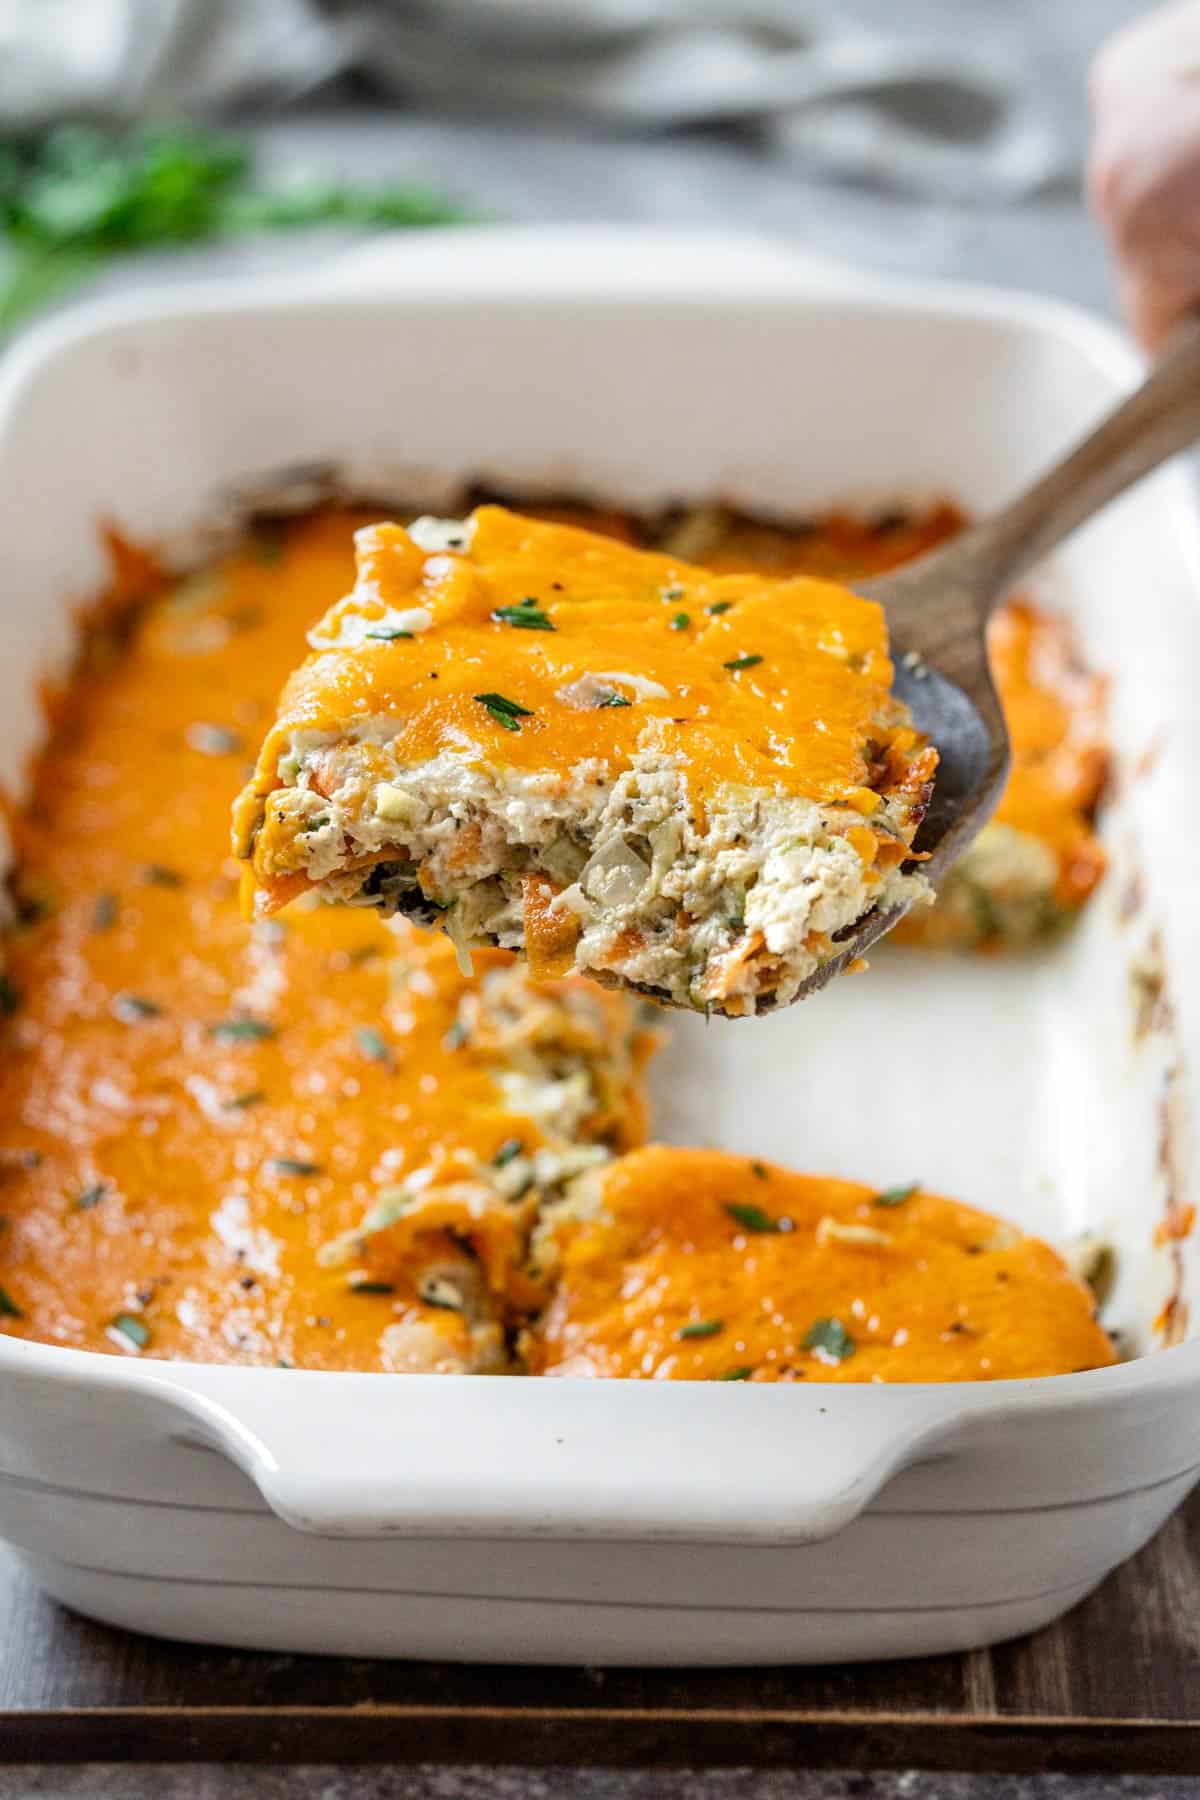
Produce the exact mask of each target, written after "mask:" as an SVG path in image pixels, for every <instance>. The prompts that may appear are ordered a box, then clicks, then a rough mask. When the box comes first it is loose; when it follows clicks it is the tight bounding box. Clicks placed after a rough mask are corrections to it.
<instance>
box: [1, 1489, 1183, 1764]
mask: <svg viewBox="0 0 1200 1800" xmlns="http://www.w3.org/2000/svg"><path fill="white" fill-rule="evenodd" d="M346 1604H347V1605H353V1599H352V1597H350V1596H348V1597H347V1600H346ZM227 1758H236V1759H238V1760H243V1759H246V1760H260V1761H265V1762H281V1763H287V1762H326V1761H329V1762H355V1761H374V1760H389V1761H398V1762H405V1761H407V1762H439V1761H444V1762H459V1763H488V1762H502V1763H516V1764H522V1763H526V1764H544V1763H560V1764H576V1765H579V1764H626V1765H638V1766H644V1765H648V1764H664V1765H666V1764H687V1765H691V1766H693V1767H703V1766H717V1765H727V1766H728V1765H737V1764H742V1765H746V1764H753V1765H758V1766H764V1767H765V1766H771V1765H775V1766H791V1767H797V1766H798V1767H809V1768H811V1767H814V1766H825V1767H840V1768H854V1769H865V1768H886V1767H903V1766H915V1767H920V1768H930V1769H938V1768H943V1769H949V1768H955V1769H972V1770H997V1771H1009V1770H1082V1769H1102V1770H1105V1771H1108V1772H1110V1773H1115V1772H1121V1771H1140V1772H1148V1773H1161V1774H1168V1773H1169V1774H1185V1773H1191V1774H1200V1490H1198V1491H1197V1493H1196V1495H1194V1496H1193V1498H1192V1500H1191V1501H1190V1502H1189V1503H1188V1504H1187V1505H1186V1506H1185V1507H1184V1508H1183V1510H1182V1511H1181V1512H1180V1513H1178V1514H1177V1515H1176V1516H1175V1517H1174V1518H1173V1519H1172V1520H1171V1521H1170V1522H1169V1523H1168V1524H1167V1525H1166V1526H1165V1528H1164V1529H1163V1531H1162V1532H1161V1533H1160V1534H1159V1536H1158V1537H1157V1539H1156V1540H1155V1541H1154V1542H1153V1543H1152V1544H1150V1545H1149V1546H1148V1547H1147V1548H1146V1549H1145V1550H1144V1551H1142V1553H1141V1554H1140V1555H1139V1556H1138V1557H1136V1558H1135V1559H1134V1561H1133V1562H1131V1563H1128V1564H1127V1565H1126V1566H1125V1567H1124V1568H1123V1569H1120V1570H1118V1571H1117V1573H1116V1574H1115V1575H1113V1576H1111V1577H1110V1579H1109V1580H1108V1581H1107V1582H1105V1584H1104V1586H1103V1587H1102V1588H1100V1589H1099V1591H1098V1592H1097V1593H1096V1594H1094V1595H1093V1596H1092V1597H1091V1599H1089V1600H1087V1601H1085V1602H1084V1603H1083V1605H1082V1606H1079V1607H1077V1608H1076V1609H1075V1611H1074V1612H1073V1613H1071V1614H1070V1615H1069V1616H1068V1617H1067V1618H1066V1619H1064V1620H1062V1621H1061V1622H1060V1623H1059V1624H1057V1625H1053V1626H1050V1627H1049V1628H1048V1629H1047V1630H1045V1631H1043V1632H1040V1633H1039V1634H1038V1635H1037V1636H1036V1637H1033V1638H1026V1639H1023V1640H1021V1641H1019V1642H1017V1643H1015V1644H1009V1645H1004V1646H1001V1647H1000V1648H999V1649H997V1650H992V1651H988V1650H980V1651H975V1652H973V1653H972V1654H970V1655H967V1656H947V1657H935V1658H928V1659H925V1660H920V1661H913V1662H906V1663H876V1664H871V1665H863V1666H859V1667H851V1668H825V1669H820V1668H812V1669H809V1668H804V1669H787V1668H785V1669H766V1670H730V1671H721V1670H684V1671H677V1672H673V1671H664V1670H652V1671H634V1670H574V1669H571V1670H568V1669H530V1668H508V1667H499V1666H488V1667H480V1666H472V1667H463V1666H459V1665H455V1664H445V1663H437V1664H434V1663H387V1662H369V1661H360V1660H348V1659H328V1658H323V1657H315V1656H282V1655H268V1654H252V1653H241V1652H232V1651H223V1650H213V1649H206V1648H202V1647H198V1646H190V1645H179V1644H168V1643H161V1642H158V1641H156V1640H154V1639H151V1638H142V1637H136V1636H134V1635H132V1634H130V1633H126V1632H121V1631H115V1630H110V1629H108V1628H107V1627H104V1626H99V1625H92V1624H89V1623H88V1622H87V1621H85V1620H83V1619H79V1618H76V1617H74V1616H72V1615H71V1614H69V1613H67V1612H64V1611H63V1610H62V1609H61V1608H59V1607H56V1606H55V1605H53V1604H52V1603H51V1602H50V1601H47V1600H44V1599H43V1598H42V1597H41V1595H40V1594H38V1593H37V1591H36V1590H35V1589H34V1587H33V1586H32V1584H31V1583H30V1582H29V1581H28V1579H27V1577H26V1576H25V1575H24V1574H23V1573H22V1572H21V1571H20V1570H19V1569H18V1568H17V1566H16V1565H15V1564H13V1563H11V1562H9V1561H8V1559H7V1558H6V1557H5V1558H3V1559H2V1560H0V1760H7V1761H10V1762H11V1761H27V1760H28V1761H40V1760H50V1761H72V1760H76V1759H78V1760H97V1761H106V1762H107V1761H120V1760H123V1759H129V1760H140V1759H148V1760H153V1761H160V1760H166V1761H183V1760H190V1759H197V1760H203V1761H210V1760H211V1761H218V1760H223V1759H227Z"/></svg>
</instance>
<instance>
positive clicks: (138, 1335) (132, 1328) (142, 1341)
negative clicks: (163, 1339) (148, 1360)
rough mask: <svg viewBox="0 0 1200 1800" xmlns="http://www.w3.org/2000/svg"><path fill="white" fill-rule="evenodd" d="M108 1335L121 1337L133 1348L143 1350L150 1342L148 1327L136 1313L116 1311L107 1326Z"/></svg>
mask: <svg viewBox="0 0 1200 1800" xmlns="http://www.w3.org/2000/svg"><path fill="white" fill-rule="evenodd" d="M108 1335H109V1337H114V1336H115V1337H123V1338H124V1339H125V1340H126V1342H127V1343H130V1344H132V1345H133V1348H134V1349H135V1350H144V1349H145V1348H146V1345H147V1344H148V1343H149V1342H150V1327H149V1326H148V1325H147V1324H146V1321H145V1320H144V1319H139V1318H138V1316H137V1314H136V1313H118V1314H117V1316H116V1318H115V1319H114V1320H113V1322H112V1324H111V1325H110V1326H109V1328H108Z"/></svg>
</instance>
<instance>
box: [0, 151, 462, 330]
mask: <svg viewBox="0 0 1200 1800" xmlns="http://www.w3.org/2000/svg"><path fill="white" fill-rule="evenodd" d="M466 216H467V215H466V214H465V213H464V212H463V211H462V209H461V208H458V207H456V206H453V205H452V204H450V203H448V202H447V201H446V200H444V199H443V198H442V197H441V196H440V195H438V194H436V193H433V192H431V191H430V190H428V189H426V188H422V187H416V186H411V185H408V184H402V183H398V182H392V183H389V184H386V185H383V186H379V187H375V186H371V187H361V186H356V185H349V184H346V183H343V182H330V181H310V182H307V183H305V184H296V183H293V184H291V185H290V186H288V187H285V188H282V189H280V188H275V189H269V188H266V187H265V186H263V185H262V184H261V183H260V182H259V181H258V180H257V178H256V173H255V168H254V162H253V158H252V154H251V150H250V148H249V146H248V144H247V143H246V142H245V141H244V140H243V139H241V138H237V137H232V136H230V135H229V134H227V133H225V132H223V131H214V130H210V129H207V128H206V127H204V126H200V125H190V124H186V125H181V124H167V125H164V124H148V125H141V126H138V127H136V128H134V129H127V130H120V131H111V130H105V129H101V128H98V127H95V126H92V125H81V124H75V123H66V124H61V125H55V126H53V127H51V129H50V130H48V131H44V132H41V133H39V134H37V135H35V136H26V137H25V138H23V140H22V142H21V143H20V145H19V146H16V147H13V146H9V145H6V146H5V154H4V159H3V181H2V184H0V226H2V227H3V229H4V233H5V236H6V238H7V239H8V248H9V250H10V252H11V254H10V255H9V257H8V259H7V260H6V265H5V271H4V279H3V281H2V282H0V332H8V331H11V330H12V328H13V327H14V326H15V325H16V324H17V323H18V322H19V321H20V320H21V319H23V318H24V317H25V316H26V315H27V314H28V313H30V312H33V311H35V310H36V309H37V307H39V306H41V305H43V304H44V303H45V302H46V301H48V300H51V299H53V298H56V297H58V296H60V295H62V294H64V293H67V292H69V291H70V289H71V288H72V287H75V286H77V285H78V284H79V283H80V282H81V281H85V280H86V279H87V278H88V277H89V276H91V275H94V274H96V273H97V272H98V271H99V270H102V269H103V268H104V267H105V266H106V265H107V264H108V263H110V262H114V261H116V260H118V259H119V258H121V257H123V256H126V255H128V254H129V253H131V252H135V251H138V250H144V249H148V248H158V249H161V248H170V247H172V246H175V245H179V244H192V243H208V242H212V241H214V240H219V239H228V238H244V237H245V235H246V233H247V232H249V231H287V230H293V229H304V228H309V227H312V226H316V225H337V226H342V227H350V228H363V227H367V228H370V227H374V228H376V229H378V228H380V227H385V228H386V227H391V228H403V227H409V228H411V227H416V226H428V225H444V224H449V223H453V222H455V221H456V220H461V219H463V218H464V217H466Z"/></svg>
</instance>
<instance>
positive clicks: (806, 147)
mask: <svg viewBox="0 0 1200 1800" xmlns="http://www.w3.org/2000/svg"><path fill="white" fill-rule="evenodd" d="M953 14H954V9H953V6H950V7H948V8H947V9H946V13H945V16H946V18H947V19H952V18H953ZM949 35H950V34H949V33H948V32H944V33H943V34H942V36H945V37H948V36H949ZM352 71H358V72H362V73H366V74H368V75H369V76H370V77H371V78H372V79H373V81H374V82H375V83H376V84H377V85H378V86H379V87H380V88H382V89H383V90H384V91H385V92H387V93H389V94H390V95H392V96H394V97H395V99H396V100H397V101H398V102H400V103H401V104H403V103H408V104H411V105H414V106H422V107H425V108H435V109H436V108H443V109H447V108H449V109H453V110H454V111H455V112H470V113H474V114H476V115H479V114H490V115H493V116H496V115H505V116H509V117H511V116H513V115H520V116H525V117H533V116H536V117H538V118H540V119H545V118H547V117H549V118H554V119H558V120H561V121H566V122H568V123H570V124H573V125H576V126H581V127H584V128H592V129H604V128H607V129H609V130H620V131H623V132H627V133H629V132H648V131H663V130H669V129H677V128H680V127H684V126H702V125H714V124H731V123H736V124H740V125H748V126H751V127H755V128H757V129H758V130H759V131H760V133H761V134H762V136H763V138H764V140H765V143H766V145H767V147H768V148H769V149H770V150H771V151H773V152H774V153H775V154H776V155H777V156H778V157H781V158H792V159H795V161H796V162H797V164H798V165H799V166H801V167H805V168H807V169H816V170H817V171H818V172H821V173H825V174H831V175H834V176H837V177H840V178H843V179H849V180H855V181H859V182H867V183H870V184H872V185H874V186H877V187H881V188H898V189H903V190H907V191H909V192H915V193H919V194H923V195H930V196H938V197H942V198H949V199H957V200H961V201H971V200H977V199H1020V198H1024V197H1027V196H1029V195H1031V194H1035V193H1037V192H1039V191H1041V190H1043V189H1045V188H1047V187H1049V186H1051V185H1053V184H1055V183H1056V182H1058V181H1060V180H1062V179H1063V178H1064V177H1065V176H1067V175H1068V174H1069V173H1070V172H1071V164H1072V160H1073V158H1072V153H1071V148H1070V146H1069V145H1066V144H1064V142H1063V141H1062V135H1061V133H1060V132H1059V131H1058V130H1057V129H1056V126H1055V123H1054V120H1053V116H1052V109H1051V108H1050V107H1049V105H1048V104H1047V103H1046V102H1045V99H1044V97H1043V96H1040V95H1039V94H1038V92H1037V91H1036V87H1035V86H1034V85H1033V84H1032V82H1031V80H1030V78H1029V77H1028V75H1027V73H1025V72H1023V71H1022V70H1020V69H1019V68H1017V67H1016V66H1013V65H1012V64H1005V63H1004V61H1003V60H1002V59H1001V57H1000V55H999V53H998V52H997V49H996V47H995V46H994V45H984V46H980V47H979V48H972V47H971V46H970V45H962V44H956V43H952V42H943V41H941V38H938V39H937V41H934V39H932V38H930V37H925V38H921V39H918V38H916V37H912V36H906V35H903V34H902V33H901V32H899V31H883V32H881V31H878V30H875V29H871V28H869V27H867V26H865V25H863V24H860V23H855V22H853V21H852V20H850V19H849V18H848V17H847V15H846V9H845V8H844V7H843V6H842V5H840V4H837V3H836V0H426V3H424V4H422V3H421V0H324V3H322V0H36V4H33V3H31V0H0V130H5V131H13V130H20V129H26V128H29V127H31V126H36V125H39V124H43V123H45V122H47V121H49V120H53V119H56V118H61V117H63V116H80V115H82V116H87V117H100V118H111V119H118V120H123V119H132V118H139V117H143V116H145V115H147V114H151V115H153V114H160V115H161V114H163V113H168V112H171V111H180V110H183V111H191V112H201V113H205V112H209V113H211V112H221V111H229V110H231V109H235V108H244V107H247V106H249V105H256V104H263V103H274V104H283V103H287V102H290V101H296V100H298V99H301V98H303V97H304V96H305V95H307V94H310V93H312V92H313V91H314V90H315V89H318V88H320V87H322V86H323V85H325V84H327V83H328V82H330V81H331V80H333V79H335V78H336V77H338V76H340V75H344V74H347V73H350V72H352Z"/></svg>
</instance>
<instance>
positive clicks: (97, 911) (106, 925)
mask: <svg viewBox="0 0 1200 1800" xmlns="http://www.w3.org/2000/svg"><path fill="white" fill-rule="evenodd" d="M120 910H121V908H120V903H119V901H118V900H117V896H116V895H115V894H97V895H96V901H95V904H94V906H93V907H92V930H93V931H111V930H112V928H113V926H114V925H115V924H116V922H117V918H118V915H119V913H120Z"/></svg>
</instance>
